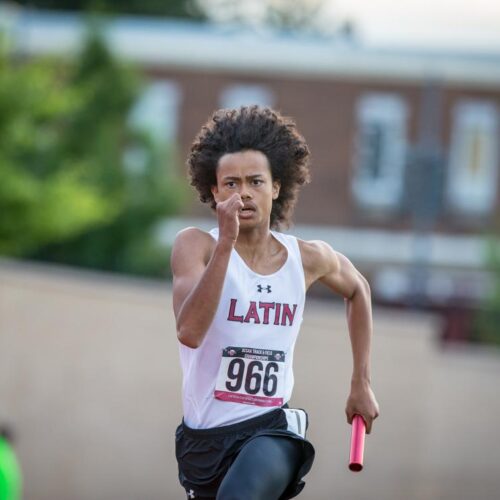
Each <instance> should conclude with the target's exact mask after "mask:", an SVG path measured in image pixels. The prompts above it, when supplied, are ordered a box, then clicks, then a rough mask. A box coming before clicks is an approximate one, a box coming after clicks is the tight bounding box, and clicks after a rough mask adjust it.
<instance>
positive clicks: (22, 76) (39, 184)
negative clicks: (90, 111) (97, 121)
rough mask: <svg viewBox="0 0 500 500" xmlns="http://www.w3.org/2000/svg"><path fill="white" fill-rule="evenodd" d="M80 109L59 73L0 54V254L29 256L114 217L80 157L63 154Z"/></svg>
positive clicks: (49, 66)
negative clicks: (69, 126)
mask: <svg viewBox="0 0 500 500" xmlns="http://www.w3.org/2000/svg"><path fill="white" fill-rule="evenodd" d="M80 106H81V99H80V97H79V96H78V94H77V93H76V92H75V91H74V89H71V88H69V87H68V86H67V85H66V84H65V75H64V70H62V69H61V68H59V67H57V66H56V65H54V64H51V63H48V62H46V61H44V62H36V63H32V64H28V65H17V64H15V63H14V62H13V61H11V60H10V59H9V58H8V57H7V55H6V51H5V49H2V50H1V51H0V253H2V254H7V255H13V256H23V255H27V254H28V253H30V252H31V251H33V250H34V249H36V248H38V247H40V246H42V245H44V244H47V243H49V242H54V241H63V240H65V239H67V238H70V237H72V236H74V235H76V234H78V233H80V232H82V231H85V230H87V229H88V228H90V227H93V226H97V225H99V224H103V223H105V222H107V221H109V220H111V219H112V218H113V217H115V216H116V215H117V214H118V207H117V206H116V205H115V203H114V202H113V200H111V199H109V198H107V197H106V196H104V194H103V193H102V192H101V190H100V189H99V187H98V186H97V185H95V184H93V183H91V182H89V181H88V180H87V179H86V165H85V159H84V158H75V157H65V156H63V155H62V154H61V152H62V148H61V145H60V136H61V134H62V133H63V131H64V130H65V128H66V125H67V123H68V122H69V121H70V119H71V116H72V114H73V113H74V112H75V111H76V110H77V109H78V108H79V107H80Z"/></svg>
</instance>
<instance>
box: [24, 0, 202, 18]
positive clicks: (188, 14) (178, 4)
mask: <svg viewBox="0 0 500 500" xmlns="http://www.w3.org/2000/svg"><path fill="white" fill-rule="evenodd" d="M18 3H19V4H21V5H23V6H25V7H36V8H39V9H47V10H69V11H87V12H105V13H110V14H131V15H146V16H163V17H177V18H189V19H194V20H202V19H205V16H204V14H203V12H202V10H201V9H200V8H199V7H198V6H197V4H196V3H195V2H194V1H193V0H147V1H144V0H120V1H119V2H117V1H116V0H71V1H70V0H20V1H19V2H18Z"/></svg>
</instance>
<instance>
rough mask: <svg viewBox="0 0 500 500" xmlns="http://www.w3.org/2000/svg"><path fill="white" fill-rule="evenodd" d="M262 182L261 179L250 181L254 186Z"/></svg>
mask: <svg viewBox="0 0 500 500" xmlns="http://www.w3.org/2000/svg"><path fill="white" fill-rule="evenodd" d="M263 183H264V181H263V180H262V179H253V181H252V184H253V185H254V186H260V185H261V184H263Z"/></svg>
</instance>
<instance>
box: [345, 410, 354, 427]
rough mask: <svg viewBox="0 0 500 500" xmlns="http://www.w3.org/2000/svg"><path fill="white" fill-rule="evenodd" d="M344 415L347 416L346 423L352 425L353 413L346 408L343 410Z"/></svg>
mask: <svg viewBox="0 0 500 500" xmlns="http://www.w3.org/2000/svg"><path fill="white" fill-rule="evenodd" d="M345 416H346V418H347V423H348V424H349V425H352V420H353V418H354V413H351V412H350V411H349V410H346V411H345Z"/></svg>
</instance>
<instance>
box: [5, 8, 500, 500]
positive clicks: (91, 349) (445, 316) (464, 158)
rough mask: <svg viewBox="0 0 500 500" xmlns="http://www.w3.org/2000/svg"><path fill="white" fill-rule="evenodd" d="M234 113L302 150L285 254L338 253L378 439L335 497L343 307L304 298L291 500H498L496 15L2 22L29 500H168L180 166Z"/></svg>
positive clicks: (167, 14)
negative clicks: (302, 169)
mask: <svg viewBox="0 0 500 500" xmlns="http://www.w3.org/2000/svg"><path fill="white" fill-rule="evenodd" d="M249 104H259V105H265V106H271V107H274V108H276V109H278V110H280V111H281V112H282V113H283V114H285V115H288V116H292V117H293V118H294V119H295V120H296V122H297V124H298V126H299V129H300V131H301V132H302V134H303V135H304V136H305V138H306V140H307V142H308V144H309V146H310V149H311V151H312V156H313V165H312V183H311V184H310V185H308V186H306V187H305V188H304V189H303V190H302V192H301V195H300V199H299V203H298V206H297V208H296V211H295V216H294V224H293V225H292V226H291V227H290V228H288V229H286V231H288V232H290V233H292V234H295V235H297V236H298V237H301V238H304V239H323V240H325V241H327V242H329V243H330V244H331V245H332V246H333V247H334V248H335V249H336V250H338V251H340V252H342V253H344V254H345V255H347V256H348V257H349V258H350V259H351V260H352V261H353V262H354V264H355V265H356V266H357V267H358V269H359V270H360V271H361V272H362V273H363V274H364V275H365V276H366V277H367V278H368V280H369V282H370V284H371V288H372V296H373V302H374V318H375V338H374V346H373V359H372V364H373V368H372V371H373V374H372V383H373V388H374V390H375V394H376V395H377V398H378V400H379V403H380V406H381V417H380V418H379V420H377V421H376V423H375V426H374V430H373V433H372V434H371V435H370V436H368V438H367V444H366V452H365V464H366V467H365V470H364V471H363V472H362V473H361V474H353V473H351V472H349V471H348V470H347V459H348V446H349V437H350V427H349V426H348V425H347V424H346V422H345V417H344V414H343V412H344V404H345V400H346V398H347V395H348V389H349V380H350V370H351V353H350V345H349V341H348V332H347V329H346V325H345V319H344V312H343V306H342V302H341V301H340V300H339V299H338V298H334V297H330V296H329V295H328V293H327V291H326V290H325V289H322V288H321V287H314V288H313V289H311V291H310V294H309V304H308V308H307V309H306V317H305V320H304V324H303V332H302V336H301V338H300V339H299V342H298V345H297V354H296V361H295V371H296V379H297V382H296V389H295V393H294V398H293V401H292V404H295V405H296V406H299V407H304V408H307V409H308V410H309V412H310V418H311V426H310V430H309V438H310V439H311V441H312V442H313V443H314V444H315V445H316V447H317V459H316V464H315V466H314V468H313V471H312V472H311V473H310V474H309V476H308V477H307V479H308V481H307V486H306V488H305V490H304V493H303V494H302V495H301V498H302V497H303V498H304V499H311V500H313V499H325V500H328V499H336V498H342V499H353V500H354V499H356V500H360V499H363V498H370V499H373V498H375V499H380V500H397V499H401V498H403V497H405V498H408V499H419V500H435V499H436V500H437V499H439V500H448V499H450V500H451V499H454V500H457V499H459V500H472V499H473V500H494V499H496V498H498V491H499V488H500V479H499V478H498V463H500V439H499V438H498V437H497V432H496V427H497V420H498V419H497V415H498V412H499V411H500V399H499V398H498V388H497V386H498V381H499V380H500V379H499V376H500V349H499V346H500V330H499V326H498V325H499V324H500V246H499V239H498V238H499V232H500V193H499V182H500V180H499V176H498V171H499V167H500V135H499V132H500V129H499V117H500V114H499V109H500V5H499V4H498V3H497V2H494V1H493V0H476V1H475V2H474V3H473V5H467V4H465V3H457V2H456V1H452V0H445V1H442V2H440V3H439V4H437V3H436V2H431V1H428V0H425V1H423V0H421V1H419V2H418V3H417V2H416V1H407V2H395V1H393V0H381V1H378V2H373V3H372V4H368V5H367V4H366V2H363V1H361V0H351V1H349V2H347V1H344V0H239V1H238V0H164V1H162V2H160V1H155V0H149V1H141V2H139V1H136V0H127V1H121V2H111V1H107V0H100V1H90V0H89V1H86V0H80V1H78V2H67V1H63V0H45V1H43V0H42V1H26V2H21V1H19V2H4V1H0V427H2V428H4V427H5V428H6V429H9V433H8V434H9V435H12V436H15V439H13V443H12V446H13V449H14V451H15V453H16V456H17V458H18V461H19V465H20V469H21V472H22V477H23V481H22V484H23V494H22V495H23V498H24V499H26V500H49V499H50V500H80V499H81V500H86V499H89V500H90V499H94V500H95V499H97V500H101V499H102V500H108V499H109V500H114V499H130V500H136V499H137V500H139V499H140V500H144V499H150V500H161V499H168V500H170V499H176V498H184V496H185V493H184V492H183V490H182V489H181V488H180V486H179V485H178V482H177V472H176V463H175V459H174V450H173V433H174V430H175V426H176V425H177V424H178V422H179V421H180V419H181V416H182V409H181V400H180V389H181V383H182V381H181V373H180V367H179V363H178V352H177V341H176V337H175V323H174V318H173V314H172V312H171V289H170V270H169V254H170V247H171V245H172V243H173V240H174V238H175V235H176V233H177V232H178V231H179V230H180V229H182V228H183V227H186V226H189V225H196V226H198V227H201V228H207V229H208V228H211V227H213V226H214V225H215V219H214V217H213V215H212V214H211V212H210V209H209V208H208V207H207V206H203V205H202V204H201V203H200V202H199V201H198V199H197V196H196V193H195V192H194V190H192V189H191V188H190V186H189V182H188V179H187V176H186V171H185V166H184V162H185V158H186V156H187V153H188V150H189V147H190V144H191V142H192V140H193V138H194V137H195V135H196V133H197V132H198V130H199V129H200V127H201V125H202V124H203V123H204V122H205V121H206V120H207V119H208V117H209V116H210V115H211V113H212V112H213V111H214V110H215V109H218V108H221V107H237V106H240V105H249ZM0 500H4V499H0ZM5 500H7V499H5ZM9 500H10V499H9Z"/></svg>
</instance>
